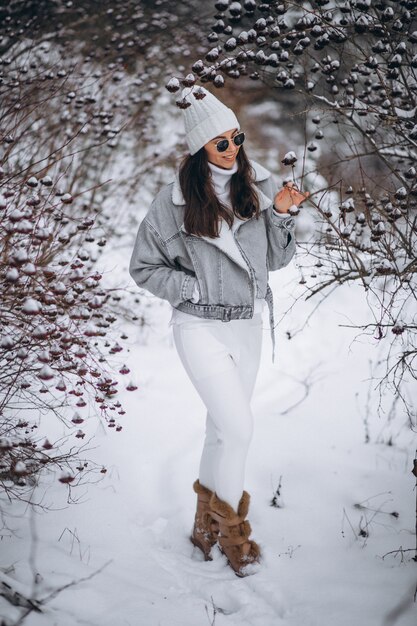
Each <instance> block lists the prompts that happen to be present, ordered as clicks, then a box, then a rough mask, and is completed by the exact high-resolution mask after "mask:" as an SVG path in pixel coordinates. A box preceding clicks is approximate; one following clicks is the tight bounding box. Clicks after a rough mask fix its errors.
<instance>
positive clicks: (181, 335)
mask: <svg viewBox="0 0 417 626" xmlns="http://www.w3.org/2000/svg"><path fill="white" fill-rule="evenodd" d="M173 336H174V343H175V346H176V349H177V352H178V354H179V357H180V359H181V361H182V363H183V366H184V368H185V370H186V372H187V374H188V376H189V378H190V380H191V382H192V383H193V385H194V387H195V388H196V390H197V392H198V393H199V395H200V397H201V399H202V400H203V402H204V404H205V406H206V408H207V416H206V437H205V441H204V447H203V452H202V456H201V462H200V471H199V480H200V482H201V484H202V485H204V486H206V487H208V488H209V489H211V490H213V491H216V493H217V495H218V496H219V498H221V499H222V500H225V501H226V502H228V503H229V504H230V505H231V506H232V507H233V508H234V509H235V510H236V509H237V506H238V503H239V500H240V498H241V496H242V491H243V489H244V479H245V463H246V457H247V453H248V449H249V444H250V441H251V439H252V433H253V415H252V410H251V407H250V400H251V397H252V392H253V388H254V386H255V382H256V376H257V373H258V369H259V361H260V355H261V348H262V314H261V313H258V314H256V315H255V316H254V317H253V318H252V319H250V320H231V321H230V322H222V321H220V320H206V319H201V320H200V319H199V320H198V322H196V321H192V322H184V323H181V324H174V325H173Z"/></svg>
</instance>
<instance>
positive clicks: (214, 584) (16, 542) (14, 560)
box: [0, 252, 416, 626]
mask: <svg viewBox="0 0 417 626" xmlns="http://www.w3.org/2000/svg"><path fill="white" fill-rule="evenodd" d="M300 262H301V261H300ZM304 262H305V259H304V260H303V263H304ZM108 263H109V266H111V267H112V268H113V270H114V272H115V274H116V276H117V275H119V276H120V277H121V280H120V282H121V283H124V282H125V281H126V272H127V255H126V253H125V252H121V253H120V256H119V257H115V256H114V255H112V256H111V258H109V259H108ZM297 263H298V261H295V262H292V263H291V264H290V265H289V266H288V267H286V268H284V269H283V270H280V271H278V272H274V273H271V275H270V284H271V286H272V289H273V291H274V300H275V310H276V312H277V315H276V322H277V323H278V328H277V358H276V362H275V363H274V364H272V362H271V345H270V338H269V326H268V319H267V313H265V312H264V345H263V352H262V362H261V367H260V370H259V374H258V379H257V383H256V387H255V391H254V396H253V403H252V407H253V412H254V416H255V423H256V426H255V434H254V439H253V441H252V444H251V449H250V453H249V458H248V464H247V472H246V489H247V490H248V491H249V493H250V494H251V507H250V511H249V516H248V519H249V520H250V522H251V525H252V528H253V533H252V536H253V538H254V539H256V541H257V542H258V543H259V544H260V546H261V549H262V550H263V555H264V556H263V562H262V565H261V567H260V568H259V570H258V572H257V573H255V574H253V575H251V576H248V577H246V578H243V579H240V578H237V577H236V576H235V575H234V573H233V572H232V570H231V569H230V568H229V567H228V566H227V564H226V562H225V560H224V557H222V556H221V555H220V553H219V552H218V551H214V559H213V561H212V562H204V561H203V559H202V556H201V554H199V553H198V550H197V549H196V548H194V547H193V546H192V545H191V543H190V541H189V540H188V534H189V532H190V531H191V527H192V523H193V517H194V511H195V493H194V492H193V490H192V483H193V481H194V480H195V478H197V470H198V463H199V457H200V453H201V447H202V443H203V436H204V418H205V408H204V406H203V404H202V402H201V400H200V398H199V396H198V394H197V392H196V391H195V389H194V388H193V386H192V384H191V383H190V381H189V379H188V377H187V375H186V373H185V371H184V369H183V367H182V365H181V362H180V360H179V357H178V355H177V354H176V350H175V346H174V344H173V340H172V334H171V332H172V329H171V328H170V327H169V326H168V322H169V317H170V312H171V310H170V306H169V305H168V303H166V302H164V301H161V300H158V299H157V298H154V297H153V296H149V297H148V298H146V299H142V302H143V304H144V305H145V304H146V306H145V311H144V312H145V314H146V316H147V320H148V324H149V325H148V326H146V327H144V328H142V327H139V326H138V327H134V326H133V325H130V326H129V325H127V324H126V325H125V328H124V330H125V331H126V334H128V335H129V342H130V348H129V353H126V351H125V352H122V353H120V354H117V355H116V356H115V357H114V358H115V359H120V367H121V366H122V364H124V363H125V364H126V366H127V368H129V369H130V370H131V373H132V376H133V378H134V380H135V382H136V383H137V384H138V389H137V390H136V391H134V392H128V391H125V392H121V394H120V395H121V397H120V400H121V402H122V404H123V405H124V408H125V410H126V414H125V415H124V417H123V421H122V423H123V430H122V431H121V432H119V433H115V432H114V429H106V428H103V427H102V426H98V427H97V429H96V432H92V433H91V432H90V435H91V434H94V439H93V445H94V449H91V448H92V447H93V446H91V445H90V446H89V448H90V449H89V451H88V452H87V453H86V454H87V455H88V458H93V459H95V460H96V462H98V463H102V462H103V461H104V460H105V462H106V468H107V472H106V474H104V475H103V478H102V480H101V481H100V482H98V483H96V484H94V485H86V486H84V487H79V488H78V490H72V491H71V494H72V497H73V498H75V499H76V503H75V504H71V505H70V506H69V505H68V504H67V502H66V498H67V488H68V487H67V486H66V485H65V484H61V483H59V481H58V480H57V479H55V481H53V482H51V484H50V485H47V486H46V488H45V493H44V494H43V504H44V505H45V506H50V507H51V508H53V511H50V512H48V513H42V511H41V509H36V510H35V511H33V512H32V513H29V511H26V515H25V516H24V517H21V518H19V517H15V518H13V519H12V520H10V521H9V523H10V524H11V526H12V527H13V529H15V531H16V533H17V537H20V538H19V539H18V538H17V537H14V536H13V535H12V533H7V531H6V529H3V533H2V534H3V540H2V551H1V556H0V568H1V569H2V571H4V572H5V574H7V576H8V580H9V582H10V581H13V580H16V581H18V583H17V585H16V587H17V588H18V589H19V591H20V592H21V593H22V589H23V591H25V592H26V594H28V595H30V593H31V590H32V587H33V586H34V587H35V590H36V594H37V595H36V597H37V598H38V599H40V598H43V597H45V596H48V595H49V594H51V592H52V591H53V590H54V589H56V588H57V587H61V586H64V585H66V584H68V583H71V582H73V581H81V582H79V583H78V584H75V585H73V586H70V587H69V588H67V589H65V590H63V591H61V593H59V594H57V595H56V597H54V598H51V599H50V600H49V601H48V602H47V603H46V605H45V607H44V609H43V611H44V612H42V613H36V612H32V613H31V614H30V615H29V616H28V617H27V618H26V620H25V624H27V626H38V625H41V624H42V626H49V625H50V626H52V625H54V624H59V626H74V624H82V625H94V626H99V625H100V626H110V625H111V626H113V625H114V624H115V623H116V624H118V625H119V624H120V625H123V624H126V625H131V626H177V625H178V626H197V625H198V626H200V625H205V624H208V625H209V624H215V626H278V625H281V624H282V625H283V626H335V625H336V624H337V626H351V625H352V624H357V625H358V626H382V624H383V623H384V624H388V623H394V622H388V621H387V622H383V619H384V617H385V616H386V615H387V614H388V612H389V611H391V610H392V609H393V608H394V607H395V606H396V605H397V604H398V603H399V602H400V601H401V600H403V599H404V597H405V596H406V595H407V597H408V598H410V597H412V594H413V585H414V587H415V583H416V575H415V565H414V564H413V563H412V562H411V561H410V558H411V555H412V553H410V552H405V553H404V559H401V555H400V554H397V556H394V555H390V556H386V557H385V558H384V559H383V558H382V557H383V555H384V554H386V553H387V552H390V551H392V550H398V548H400V546H402V547H403V548H404V549H407V548H412V547H413V545H414V542H415V537H414V535H413V531H414V519H413V515H414V512H415V492H414V491H413V488H414V485H415V479H414V477H413V476H412V474H411V473H410V472H411V468H412V459H413V453H414V445H413V439H412V433H411V431H410V430H409V429H407V427H406V426H404V424H403V423H405V421H406V420H405V417H404V415H402V414H401V413H399V415H397V418H393V419H392V420H388V419H386V418H385V417H382V418H378V417H377V415H376V405H377V392H376V391H374V390H373V387H374V386H375V384H373V386H372V385H371V388H370V389H371V391H370V397H369V398H368V392H369V382H368V379H369V376H370V369H369V359H373V360H375V362H376V361H377V360H378V358H381V356H383V346H382V344H381V343H378V342H376V340H374V339H372V338H366V337H363V336H361V337H360V338H358V339H356V340H354V338H355V331H353V330H350V329H347V328H342V327H339V326H338V324H345V323H346V322H350V323H355V321H356V322H357V321H358V320H360V319H361V320H362V319H365V318H366V317H367V316H369V313H368V312H367V309H366V305H365V302H364V300H365V299H364V297H363V292H362V291H361V288H360V286H350V287H349V286H344V287H343V288H340V289H339V290H337V291H336V292H334V293H333V294H332V295H331V296H330V297H329V298H328V299H327V300H326V301H325V302H324V303H323V304H322V305H321V306H320V307H319V309H318V310H317V311H316V312H315V314H314V315H312V316H311V317H310V318H309V320H308V323H307V324H305V326H304V328H303V329H302V330H301V327H302V325H303V324H304V323H305V320H306V319H307V316H308V313H309V312H311V311H312V310H313V308H314V306H315V304H316V302H317V301H316V302H313V300H314V298H312V299H310V300H309V301H308V302H302V303H301V304H299V305H298V306H295V307H293V299H294V296H295V295H296V294H298V293H299V289H301V287H300V286H299V285H298V280H299V274H298V268H297ZM100 269H101V268H100ZM103 273H104V274H105V272H103ZM141 306H142V307H143V305H141ZM290 307H291V309H290ZM287 309H290V312H289V314H287V315H286V316H284V315H283V314H284V312H285V311H286V310H287ZM286 331H290V332H291V334H292V337H293V338H292V339H291V340H288V339H287V335H286ZM381 346H382V347H381ZM367 406H368V414H367V413H366V407H367ZM86 424H87V423H86ZM87 425H88V424H87ZM75 432H76V431H75ZM366 432H369V436H370V442H369V443H365V436H366ZM390 438H391V439H392V441H393V444H394V445H387V443H388V441H389V439H390ZM281 476H282V490H281V498H280V501H281V502H282V503H283V505H284V506H283V507H282V508H275V507H271V506H270V501H271V499H272V497H273V495H274V491H275V489H276V488H277V486H278V483H279V480H280V477H281ZM64 478H65V477H64ZM358 504H361V505H362V507H368V508H366V509H364V508H359V507H358V506H355V505H358ZM372 509H374V510H380V512H377V513H375V512H374V511H373V510H372ZM392 512H398V514H399V516H398V518H397V517H395V516H393V515H390V513H392ZM360 527H362V528H367V530H368V531H369V536H367V537H366V536H364V537H361V536H359V529H360ZM31 537H32V538H36V541H35V540H33V539H32V540H31ZM29 555H31V559H29ZM31 567H32V568H33V571H32V570H31ZM33 572H36V573H37V574H38V575H37V577H36V578H37V581H38V582H37V583H36V584H35V585H34V584H33ZM213 607H216V608H215V611H216V613H215V615H214V613H213V611H214V608H213ZM0 614H7V615H8V616H9V617H12V616H13V615H14V616H17V615H18V609H17V608H16V607H11V605H9V604H8V603H6V601H5V600H4V599H3V598H0ZM395 624H396V626H411V625H414V624H415V606H413V604H412V602H411V604H410V605H409V607H408V609H407V610H406V612H405V613H404V614H403V615H402V616H400V617H399V619H398V620H397V621H395Z"/></svg>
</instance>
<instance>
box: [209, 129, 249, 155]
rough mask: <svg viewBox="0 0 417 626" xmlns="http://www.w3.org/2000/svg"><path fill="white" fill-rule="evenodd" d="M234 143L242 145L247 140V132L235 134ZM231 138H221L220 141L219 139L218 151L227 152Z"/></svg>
mask: <svg viewBox="0 0 417 626" xmlns="http://www.w3.org/2000/svg"><path fill="white" fill-rule="evenodd" d="M232 141H233V143H234V144H235V146H241V145H242V143H243V142H244V141H245V133H243V132H242V133H238V134H237V135H235V136H234V137H233V138H232ZM229 143H230V142H229V140H228V139H220V141H218V142H217V143H216V148H217V151H218V152H225V151H226V150H227V148H228V147H229Z"/></svg>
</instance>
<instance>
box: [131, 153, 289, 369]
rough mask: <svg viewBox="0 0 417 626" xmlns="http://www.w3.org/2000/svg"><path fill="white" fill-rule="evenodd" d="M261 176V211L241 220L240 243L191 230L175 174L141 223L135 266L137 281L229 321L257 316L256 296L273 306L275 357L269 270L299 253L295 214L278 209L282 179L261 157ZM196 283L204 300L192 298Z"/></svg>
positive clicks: (179, 304) (178, 304)
mask: <svg viewBox="0 0 417 626" xmlns="http://www.w3.org/2000/svg"><path fill="white" fill-rule="evenodd" d="M251 165H252V167H253V169H254V170H255V174H256V177H255V183H256V190H257V193H258V197H259V200H260V209H261V213H260V216H259V218H258V219H256V217H252V218H251V219H249V220H247V221H243V222H242V223H241V224H239V226H238V227H237V229H236V231H235V233H234V237H235V241H236V244H237V247H238V249H239V250H240V252H241V254H239V253H238V250H237V249H236V247H235V246H233V248H230V247H229V246H228V245H227V244H226V243H225V242H224V241H223V239H221V238H214V239H210V238H209V237H205V236H204V237H200V236H197V235H193V234H189V233H187V232H186V230H185V227H184V222H183V220H184V205H185V200H184V197H183V195H182V192H181V187H180V184H179V178H178V172H177V173H176V177H175V181H174V182H172V183H170V184H169V185H165V186H164V187H163V188H162V189H161V191H160V192H159V193H158V194H157V195H156V197H155V199H154V200H153V202H152V205H151V207H150V209H149V211H148V212H147V214H146V215H145V217H144V219H143V220H142V222H141V223H140V225H139V229H138V233H137V236H136V242H135V245H134V249H133V253H132V257H131V260H130V266H129V272H130V275H131V276H132V278H133V279H134V281H135V282H136V284H137V285H138V286H139V287H143V288H144V289H146V290H147V291H150V292H151V293H152V294H154V295H155V296H158V297H159V298H163V299H164V300H167V301H168V302H169V303H170V304H171V305H172V306H173V307H175V308H177V309H179V310H180V311H185V312H186V313H190V314H192V315H197V316H198V317H203V318H207V319H217V320H222V321H223V322H228V321H230V320H232V319H248V318H252V317H253V311H254V299H255V298H264V299H265V300H266V301H267V303H268V307H269V322H270V329H271V338H272V362H274V358H275V334H274V311H273V296H272V290H271V287H270V286H269V284H268V273H269V271H274V270H278V269H280V268H282V267H285V266H286V265H288V263H289V262H290V261H291V259H292V257H293V256H294V253H295V248H296V242H295V236H294V230H295V220H294V217H292V216H291V215H288V214H280V213H277V211H275V209H274V208H273V201H274V197H275V194H276V192H277V191H278V188H277V185H276V184H275V182H274V179H273V177H272V175H271V173H270V172H269V171H268V170H267V169H265V168H264V167H263V166H262V165H260V164H259V163H257V162H256V161H251ZM196 284H197V286H198V290H199V292H200V299H199V301H198V302H197V303H194V302H192V301H191V298H192V296H193V291H194V287H195V285H196Z"/></svg>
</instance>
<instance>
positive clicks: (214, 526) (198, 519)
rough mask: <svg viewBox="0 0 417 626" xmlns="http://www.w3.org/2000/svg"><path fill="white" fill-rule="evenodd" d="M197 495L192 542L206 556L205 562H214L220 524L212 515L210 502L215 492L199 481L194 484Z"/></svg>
mask: <svg viewBox="0 0 417 626" xmlns="http://www.w3.org/2000/svg"><path fill="white" fill-rule="evenodd" d="M193 489H194V491H195V492H196V494H197V511H196V514H195V519H194V528H193V530H192V534H191V536H190V541H191V542H192V543H193V544H194V545H195V546H196V547H197V548H200V550H201V551H202V552H203V554H204V560H205V561H212V560H213V557H212V556H211V554H210V552H211V548H212V546H214V544H215V543H216V542H217V535H218V532H219V524H218V522H216V521H215V520H213V519H212V517H211V515H210V507H209V501H210V498H211V496H212V495H213V492H212V491H211V489H208V488H207V487H204V485H202V484H201V483H200V481H199V480H198V478H197V480H196V481H195V482H194V484H193Z"/></svg>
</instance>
